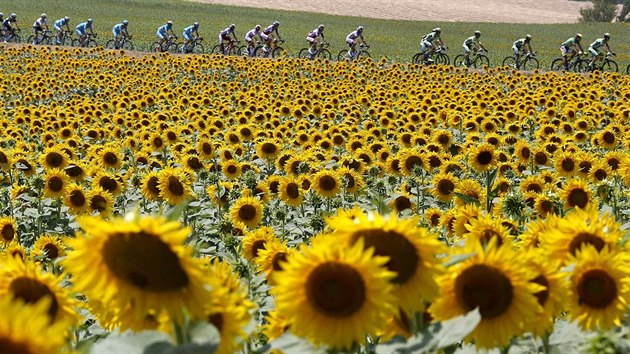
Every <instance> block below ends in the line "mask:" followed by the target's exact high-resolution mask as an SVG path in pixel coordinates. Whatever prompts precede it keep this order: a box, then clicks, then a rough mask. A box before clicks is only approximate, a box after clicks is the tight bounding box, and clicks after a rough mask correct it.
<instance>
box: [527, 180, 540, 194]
mask: <svg viewBox="0 0 630 354" xmlns="http://www.w3.org/2000/svg"><path fill="white" fill-rule="evenodd" d="M526 189H527V191H528V192H534V193H541V192H542V186H541V185H540V184H538V183H536V182H533V183H530V184H528V185H527V188H526Z"/></svg>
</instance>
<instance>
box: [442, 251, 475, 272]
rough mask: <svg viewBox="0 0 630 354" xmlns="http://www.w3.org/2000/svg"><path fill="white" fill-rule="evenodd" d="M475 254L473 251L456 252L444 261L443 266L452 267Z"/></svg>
mask: <svg viewBox="0 0 630 354" xmlns="http://www.w3.org/2000/svg"><path fill="white" fill-rule="evenodd" d="M475 254H476V253H475V252H472V253H465V254H458V255H456V256H453V257H451V258H450V259H449V260H448V261H446V262H444V267H445V268H448V267H452V266H454V265H456V264H457V263H459V262H463V261H465V260H467V259H468V258H470V257H473V256H474V255H475Z"/></svg>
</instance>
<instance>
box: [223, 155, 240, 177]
mask: <svg viewBox="0 0 630 354" xmlns="http://www.w3.org/2000/svg"><path fill="white" fill-rule="evenodd" d="M221 171H222V172H223V175H224V176H225V177H226V178H227V179H230V180H232V179H235V178H238V177H239V176H240V175H241V173H242V169H241V164H240V163H239V162H238V161H236V160H227V161H224V162H223V163H221Z"/></svg>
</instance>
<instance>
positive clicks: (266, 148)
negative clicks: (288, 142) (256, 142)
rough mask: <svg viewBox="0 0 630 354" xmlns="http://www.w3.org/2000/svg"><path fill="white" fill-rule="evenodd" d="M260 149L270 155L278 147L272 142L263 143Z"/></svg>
mask: <svg viewBox="0 0 630 354" xmlns="http://www.w3.org/2000/svg"><path fill="white" fill-rule="evenodd" d="M261 150H262V152H263V153H265V154H267V155H271V154H275V153H276V151H278V147H277V146H276V144H273V143H264V144H263V145H262V148H261Z"/></svg>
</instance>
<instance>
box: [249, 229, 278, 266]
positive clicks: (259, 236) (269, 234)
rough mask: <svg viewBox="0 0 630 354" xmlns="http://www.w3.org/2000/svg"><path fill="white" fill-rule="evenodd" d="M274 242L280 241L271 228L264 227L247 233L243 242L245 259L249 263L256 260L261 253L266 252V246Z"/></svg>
mask: <svg viewBox="0 0 630 354" xmlns="http://www.w3.org/2000/svg"><path fill="white" fill-rule="evenodd" d="M273 241H278V239H277V238H276V233H275V231H274V230H273V229H272V228H271V227H269V226H263V227H260V228H258V229H256V230H253V231H249V232H247V233H246V234H245V237H243V241H242V242H243V257H245V259H247V260H249V261H254V260H256V258H257V257H258V256H259V254H260V251H262V250H264V249H265V248H266V245H267V244H268V243H270V242H273Z"/></svg>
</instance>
